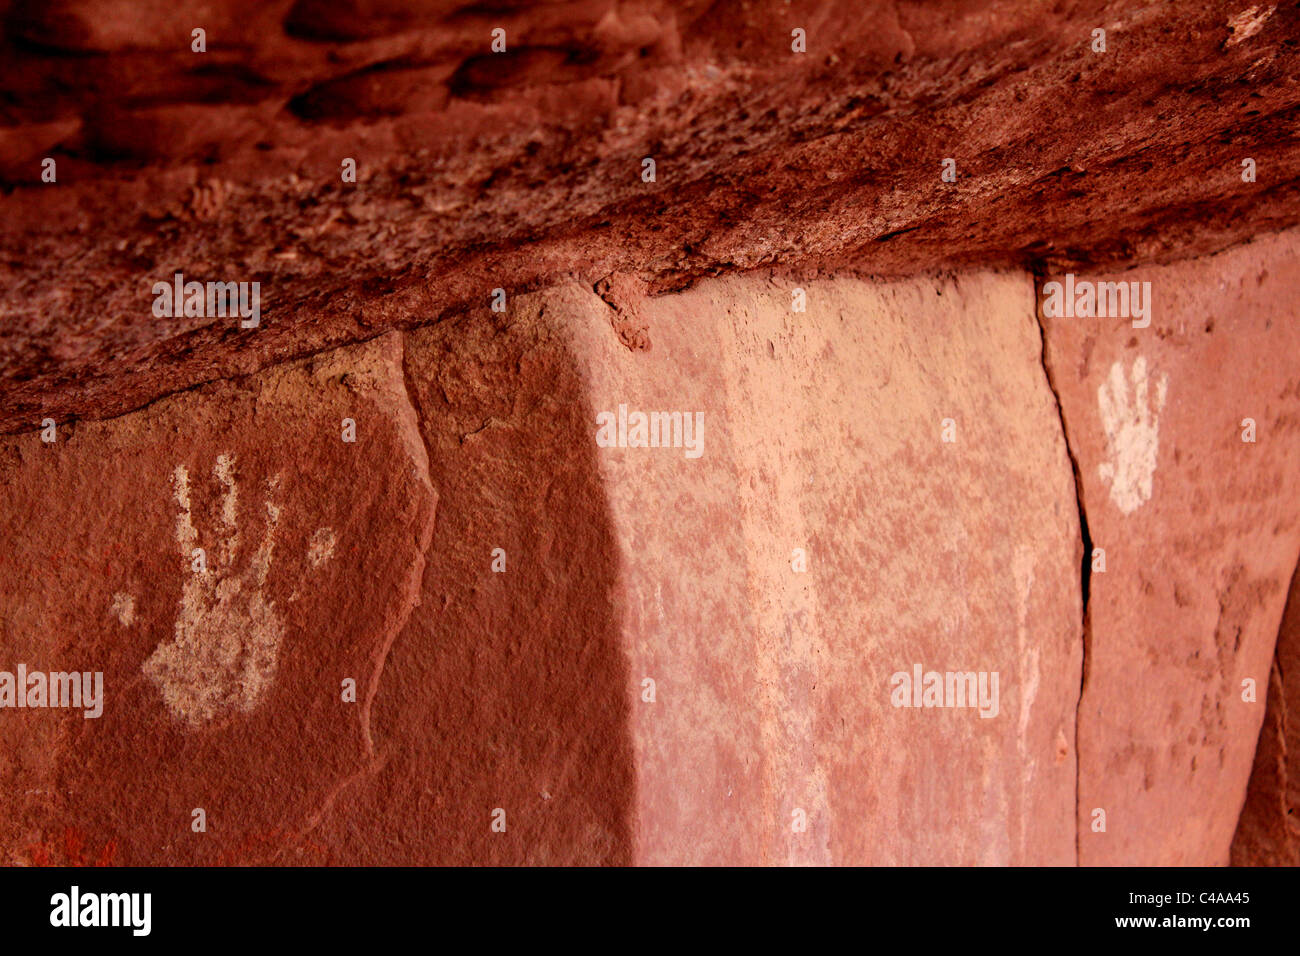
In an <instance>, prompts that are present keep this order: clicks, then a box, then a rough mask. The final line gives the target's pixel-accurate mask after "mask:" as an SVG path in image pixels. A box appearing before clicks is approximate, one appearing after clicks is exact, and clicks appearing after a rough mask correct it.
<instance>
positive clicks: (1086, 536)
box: [1033, 269, 1092, 864]
mask: <svg viewBox="0 0 1300 956" xmlns="http://www.w3.org/2000/svg"><path fill="white" fill-rule="evenodd" d="M1043 281H1044V274H1043V272H1042V271H1041V270H1037V269H1036V270H1035V272H1034V302H1033V309H1034V318H1035V321H1036V322H1037V323H1038V333H1039V337H1040V338H1041V340H1042V355H1041V361H1042V365H1043V374H1044V376H1046V378H1047V387H1048V388H1050V389H1051V390H1052V398H1053V399H1054V400H1055V402H1056V414H1057V417H1058V418H1059V420H1060V423H1061V440H1062V441H1064V442H1065V451H1066V454H1067V455H1069V457H1070V472H1071V475H1072V477H1073V480H1074V502H1075V507H1076V508H1077V509H1078V512H1079V537H1080V538H1081V540H1082V544H1083V560H1082V561H1081V562H1080V567H1079V594H1080V600H1081V611H1080V616H1081V620H1080V622H1079V624H1080V632H1081V639H1082V646H1083V658H1082V662H1081V664H1080V667H1079V699H1078V700H1077V701H1076V702H1075V709H1074V824H1075V833H1074V849H1075V863H1076V864H1077V863H1078V862H1079V794H1080V790H1079V773H1080V769H1081V768H1080V761H1079V711H1080V709H1081V708H1082V707H1083V691H1084V687H1085V686H1086V685H1087V682H1088V654H1089V651H1090V650H1091V644H1092V633H1091V619H1090V618H1089V614H1088V604H1089V598H1090V597H1091V589H1092V534H1091V532H1090V531H1089V529H1088V511H1087V508H1086V507H1085V506H1084V503H1083V480H1082V477H1081V475H1080V473H1079V459H1078V456H1077V455H1076V454H1075V450H1074V446H1073V445H1071V444H1070V430H1069V428H1068V427H1067V426H1066V423H1065V410H1064V408H1062V406H1061V393H1060V392H1059V391H1058V390H1057V387H1056V382H1055V380H1054V378H1053V376H1052V365H1051V362H1050V361H1049V360H1048V358H1047V329H1046V328H1044V327H1043V318H1042V316H1041V315H1040V314H1039V310H1038V303H1039V302H1040V301H1041V299H1042V295H1041V293H1042V287H1043Z"/></svg>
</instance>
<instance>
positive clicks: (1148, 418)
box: [1097, 355, 1169, 515]
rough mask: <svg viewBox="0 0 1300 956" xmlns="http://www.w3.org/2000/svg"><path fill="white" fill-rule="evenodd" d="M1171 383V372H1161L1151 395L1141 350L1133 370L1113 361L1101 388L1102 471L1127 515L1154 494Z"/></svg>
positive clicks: (1099, 404)
mask: <svg viewBox="0 0 1300 956" xmlns="http://www.w3.org/2000/svg"><path fill="white" fill-rule="evenodd" d="M1168 384H1169V379H1168V376H1165V375H1161V376H1160V378H1159V380H1158V381H1156V382H1155V395H1154V396H1152V395H1151V382H1150V381H1149V380H1148V376H1147V360H1146V359H1145V358H1143V357H1142V356H1140V355H1139V356H1138V357H1137V358H1136V359H1134V361H1133V368H1132V369H1131V370H1130V371H1129V374H1128V375H1125V374H1124V364H1123V362H1116V363H1115V364H1114V365H1112V366H1111V367H1110V375H1109V377H1108V378H1107V379H1106V381H1104V382H1102V383H1101V385H1100V387H1099V388H1098V389H1097V406H1098V411H1099V412H1100V414H1101V425H1102V428H1103V429H1105V432H1106V456H1107V459H1108V460H1107V461H1105V462H1104V463H1103V464H1101V465H1099V466H1098V468H1097V473H1098V475H1099V476H1100V477H1101V480H1102V481H1104V482H1106V483H1107V484H1109V485H1110V500H1111V501H1113V502H1114V503H1115V507H1117V508H1119V510H1120V511H1122V512H1124V514H1126V515H1127V514H1132V513H1133V512H1134V511H1136V510H1137V509H1138V508H1140V507H1141V506H1142V505H1143V504H1144V503H1145V502H1147V501H1149V500H1150V498H1151V487H1152V478H1153V477H1154V476H1155V473H1156V459H1157V453H1158V452H1159V449H1160V412H1161V411H1162V410H1163V409H1164V407H1165V398H1166V393H1167V391H1168V388H1167V386H1168Z"/></svg>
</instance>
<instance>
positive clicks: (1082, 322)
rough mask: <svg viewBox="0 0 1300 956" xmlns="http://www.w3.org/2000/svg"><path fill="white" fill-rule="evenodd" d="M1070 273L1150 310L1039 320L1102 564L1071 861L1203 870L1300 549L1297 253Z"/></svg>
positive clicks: (1241, 251)
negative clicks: (1123, 288)
mask: <svg viewBox="0 0 1300 956" xmlns="http://www.w3.org/2000/svg"><path fill="white" fill-rule="evenodd" d="M1078 279H1079V280H1085V279H1086V280H1087V281H1105V280H1118V281H1124V282H1149V283H1150V297H1151V305H1152V313H1151V318H1150V326H1149V327H1148V328H1135V327H1134V326H1133V321H1134V320H1132V319H1130V318H1124V317H1120V318H1086V317H1073V318H1069V317H1063V318H1055V319H1053V318H1044V320H1043V321H1044V324H1045V328H1046V341H1047V352H1046V357H1047V361H1048V364H1049V367H1050V370H1051V375H1052V381H1053V383H1054V385H1055V386H1056V389H1057V391H1058V393H1059V394H1060V399H1061V408H1062V412H1063V416H1064V420H1065V426H1066V432H1067V436H1068V439H1069V443H1070V447H1071V449H1072V451H1073V454H1074V457H1075V460H1076V462H1077V465H1078V477H1079V488H1080V491H1079V494H1080V502H1081V505H1082V508H1083V510H1084V512H1085V513H1086V516H1087V527H1088V530H1089V534H1090V543H1091V545H1092V546H1093V547H1094V548H1098V549H1102V550H1104V552H1105V555H1104V562H1105V571H1104V573H1103V572H1100V571H1099V570H1097V569H1096V568H1095V567H1094V564H1093V562H1092V561H1089V562H1088V569H1089V572H1090V573H1089V591H1090V593H1089V605H1088V607H1089V619H1090V620H1089V628H1088V653H1087V661H1086V665H1085V679H1084V688H1083V702H1082V705H1081V707H1080V712H1079V753H1080V774H1079V801H1080V802H1079V812H1080V820H1079V827H1080V843H1079V847H1080V852H1079V859H1080V862H1081V863H1083V864H1092V865H1108V864H1148V865H1168V864H1182V865H1213V864H1222V863H1226V862H1228V855H1229V846H1230V844H1231V842H1232V836H1233V830H1234V828H1235V826H1236V820H1237V814H1238V813H1239V811H1240V808H1241V805H1242V801H1243V800H1244V798H1245V792H1246V783H1247V780H1248V778H1249V775H1250V766H1251V761H1252V757H1253V755H1254V751H1255V741H1256V738H1257V735H1258V730H1259V727H1260V723H1261V721H1262V720H1263V719H1264V695H1263V690H1264V688H1265V687H1267V686H1268V684H1269V670H1270V661H1271V660H1272V652H1273V645H1274V641H1275V639H1276V636H1277V633H1278V624H1279V622H1280V620H1281V616H1282V608H1283V604H1284V602H1285V601H1286V593H1287V587H1288V584H1289V582H1290V580H1291V574H1292V571H1293V569H1294V568H1295V567H1296V558H1297V553H1300V523H1298V515H1297V511H1296V508H1295V501H1296V497H1297V495H1298V494H1300V327H1297V325H1296V322H1295V312H1294V303H1295V301H1296V296H1297V294H1300V240H1298V239H1297V237H1296V236H1295V235H1294V234H1290V235H1282V236H1273V237H1269V238H1267V239H1263V240H1261V241H1259V242H1256V243H1251V244H1249V245H1246V246H1242V247H1239V248H1237V249H1234V250H1232V251H1231V252H1228V253H1225V254H1223V255H1220V256H1216V257H1213V258H1209V259H1204V260H1199V261H1195V262H1186V263H1180V264H1175V265H1171V266H1167V267H1155V268H1150V269H1137V270H1133V271H1130V272H1126V273H1123V274H1118V275H1109V276H1101V275H1089V276H1082V275H1081V276H1079V277H1078ZM1138 321H1139V322H1140V321H1141V320H1138ZM1248 419H1249V421H1247V420H1248ZM1251 437H1253V439H1254V440H1253V441H1244V440H1243V438H1251ZM1246 679H1250V680H1253V681H1254V682H1255V684H1256V686H1257V687H1258V691H1259V692H1258V697H1257V700H1256V701H1255V702H1253V703H1251V702H1246V701H1244V700H1243V690H1244V688H1243V685H1242V682H1243V681H1244V680H1246ZM1099 810H1101V811H1104V813H1105V831H1104V832H1100V831H1097V830H1094V823H1095V821H1096V820H1098V819H1099V818H1098V817H1097V816H1096V814H1097V811H1099Z"/></svg>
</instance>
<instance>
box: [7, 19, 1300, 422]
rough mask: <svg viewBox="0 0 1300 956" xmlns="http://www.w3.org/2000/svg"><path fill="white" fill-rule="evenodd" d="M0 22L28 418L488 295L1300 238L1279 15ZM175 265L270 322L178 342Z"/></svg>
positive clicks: (102, 404) (138, 395) (121, 407)
mask: <svg viewBox="0 0 1300 956" xmlns="http://www.w3.org/2000/svg"><path fill="white" fill-rule="evenodd" d="M1248 9H1250V10H1254V11H1255V15H1254V16H1253V17H1247V18H1246V19H1245V20H1243V18H1242V14H1243V13H1244V12H1246V11H1247V10H1248ZM0 11H3V32H2V33H0V63H3V64H4V66H3V67H2V68H0V69H3V77H4V80H3V83H2V84H0V85H3V87H4V89H5V90H6V91H7V92H6V96H5V97H4V98H3V99H0V178H2V179H3V181H4V183H5V190H6V194H5V195H4V197H3V199H0V203H2V205H3V210H4V215H3V216H2V217H0V429H2V430H4V431H21V430H23V429H26V428H31V427H33V426H34V425H35V424H36V423H37V422H38V421H40V420H41V419H42V418H44V417H46V416H47V415H48V416H53V417H55V418H57V419H59V420H60V421H63V420H66V419H67V418H69V417H78V418H86V417H94V418H98V417H104V416H106V415H115V414H120V413H121V412H124V411H127V410H130V409H132V408H136V407H139V406H140V405H141V404H143V403H144V402H146V401H149V400H152V399H153V398H155V397H157V396H158V395H160V394H163V393H166V392H170V391H174V390H176V389H179V388H185V387H188V386H190V385H192V384H195V383H197V382H202V381H209V380H213V379H216V378H220V377H224V376H230V375H234V374H243V373H247V372H251V371H253V370H255V369H257V368H259V367H263V366H266V365H268V364H272V363H275V362H279V361H284V360H285V359H288V358H293V357H295V356H300V355H304V354H308V353H311V352H315V351H319V350H321V349H325V348H329V347H333V346H336V345H339V344H343V343H345V342H348V341H354V340H357V339H360V338H369V337H371V336H373V335H374V334H376V333H377V332H380V331H383V330H386V329H391V328H395V327H405V328H411V327H414V326H416V325H419V324H424V323H428V322H431V321H434V320H437V319H441V318H448V317H451V316H454V315H458V314H461V313H463V312H466V311H472V310H476V309H478V308H483V307H486V303H487V301H488V300H489V297H490V296H491V294H492V290H493V289H495V288H503V289H507V290H509V291H510V292H511V293H512V294H514V293H519V292H522V291H526V290H528V289H537V288H542V287H545V286H548V285H552V284H554V283H557V282H562V281H566V280H567V279H568V278H569V277H571V276H578V277H579V278H581V280H582V281H583V282H584V283H588V284H591V283H595V282H597V281H599V280H601V279H602V278H604V277H606V276H609V275H611V274H613V273H619V272H622V273H633V274H636V275H638V276H639V277H640V279H641V280H642V281H643V282H645V283H647V284H648V286H649V287H650V289H651V291H653V292H662V291H665V290H670V289H679V288H683V287H685V286H686V285H688V284H689V283H690V282H692V281H694V280H696V279H698V278H701V277H705V276H710V275H717V274H720V273H725V272H730V271H735V270H743V269H750V268H756V267H766V266H781V267H790V266H793V267H795V268H796V269H798V268H805V267H810V268H818V269H822V270H824V271H827V272H843V271H846V270H847V271H852V272H862V273H870V274H885V275H911V274H915V273H917V272H922V271H926V270H932V269H936V268H951V267H956V266H963V267H964V266H971V265H987V264H1000V265H1019V266H1026V265H1030V264H1033V263H1047V264H1049V265H1054V266H1069V265H1075V266H1080V265H1085V266H1089V267H1093V266H1095V265H1098V264H1120V265H1126V264H1128V263H1130V262H1134V261H1137V262H1142V261H1151V260H1167V259H1172V258H1179V257H1186V256H1191V255H1196V254H1201V253H1204V252H1207V251H1212V250H1214V249H1218V248H1222V247H1223V246H1225V245H1228V244H1230V243H1232V242H1235V241H1240V240H1242V239H1244V238H1247V237H1249V236H1251V235H1255V234H1257V233H1258V232H1260V231H1262V230H1266V229H1269V228H1278V227H1281V226H1289V225H1294V224H1295V223H1296V222H1298V221H1300V201H1298V200H1297V188H1296V184H1297V182H1300V178H1298V177H1300V150H1298V149H1297V147H1296V140H1295V137H1294V136H1293V135H1292V129H1293V127H1294V124H1295V120H1296V110H1297V108H1298V107H1300V84H1298V83H1297V81H1296V77H1297V76H1300V62H1298V58H1300V45H1297V43H1296V39H1297V36H1298V35H1300V10H1297V8H1295V7H1294V6H1291V5H1287V4H1276V5H1275V4H1268V5H1255V6H1251V5H1249V4H1246V3H1244V2H1243V3H1227V2H1213V3H1206V4H1169V3H1158V2H1145V3H1140V4H1116V3H1112V2H1102V0H1090V2H1082V3H1072V4H1068V5H1052V4H1043V3H1036V2H1024V0H978V2H970V0H963V2H961V3H953V2H946V3H939V4H935V3H930V2H924V3H922V2H902V3H892V2H891V3H883V2H869V3H861V2H857V0H853V2H849V0H825V2H815V3H805V4H800V5H795V6H792V5H790V4H787V3H785V2H783V0H762V2H748V0H747V2H741V0H727V2H705V0H684V2H679V3H667V2H663V0H625V2H618V3H616V2H614V0H573V2H564V3H554V4H545V5H540V6H539V5H536V4H524V5H510V4H507V5H500V6H497V7H485V6H484V5H482V4H472V3H469V4H467V3H462V2H457V0H430V2H423V3H417V4H408V3H405V2H402V3H396V2H394V3H388V2H385V3H364V4H363V3H359V2H357V3H351V2H349V3H333V2H314V0H275V2H269V3H251V2H246V0H225V2H218V3H212V2H207V3H197V2H182V3H175V4H171V3H152V2H151V3H138V4H129V5H123V4H120V3H114V2H110V0H57V2H51V0H11V2H8V3H5V4H0ZM197 28H203V29H205V30H206V52H204V53H195V52H193V39H192V31H193V30H195V29H197ZM494 29H501V30H504V31H505V36H506V49H505V52H502V53H493V52H492V47H491V44H492V31H493V30H494ZM795 29H802V30H804V31H805V34H806V37H805V39H806V50H807V52H805V53H796V52H794V50H793V49H792V46H793V44H794V43H795V40H794V38H793V37H792V32H793V31H794V30H795ZM1098 29H1102V30H1105V31H1106V41H1105V52H1099V51H1096V50H1094V44H1095V39H1094V35H1093V31H1094V30H1098ZM47 157H48V158H51V159H53V160H55V162H56V164H57V181H56V182H53V183H43V182H41V178H40V177H41V173H42V169H43V166H42V163H43V160H44V159H45V158H47ZM349 158H350V159H353V160H355V161H356V169H357V176H356V181H355V182H345V181H344V179H343V164H344V160H345V159H349ZM646 158H653V159H654V160H655V163H656V176H655V179H654V181H653V182H647V181H645V180H643V178H642V174H643V170H644V166H643V161H644V160H645V159H646ZM945 159H953V160H954V162H955V164H956V165H955V171H956V177H955V181H954V182H945V181H943V180H942V179H941V173H942V169H943V167H942V163H943V160H945ZM1245 159H1251V160H1253V161H1254V163H1255V164H1256V179H1255V181H1254V182H1250V183H1246V182H1243V180H1242V174H1243V166H1242V163H1243V161H1244V160H1245ZM178 271H179V272H181V273H183V274H184V275H185V276H187V277H189V278H191V279H196V280H199V281H249V282H252V281H258V282H260V283H262V288H263V306H264V313H263V324H262V325H261V326H260V327H259V328H258V329H256V330H241V329H239V328H238V326H237V324H232V323H230V322H228V321H220V320H217V321H213V320H211V319H208V318H203V317H189V318H181V319H168V320H163V321H160V320H158V319H157V318H155V317H154V315H153V314H152V312H151V305H152V296H151V293H150V289H151V287H152V284H153V283H154V282H156V281H165V280H170V279H171V277H172V276H173V275H174V274H175V273H176V272H178Z"/></svg>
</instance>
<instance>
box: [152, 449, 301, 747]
mask: <svg viewBox="0 0 1300 956" xmlns="http://www.w3.org/2000/svg"><path fill="white" fill-rule="evenodd" d="M234 468H235V460H234V457H233V456H230V455H219V456H217V460H216V463H215V464H214V466H213V469H212V473H213V475H214V476H215V477H216V478H217V480H218V481H219V482H220V483H221V485H222V489H223V491H222V496H221V502H220V509H219V520H220V525H221V528H222V537H221V540H220V542H219V544H218V548H217V553H216V563H215V566H214V567H210V568H208V569H207V570H206V571H202V572H198V571H194V570H192V569H191V568H190V567H189V562H190V556H191V554H192V552H193V549H194V548H196V547H198V546H199V535H198V532H197V530H196V529H195V527H194V522H193V517H192V512H191V506H190V476H189V472H188V470H187V469H186V468H185V466H184V465H177V466H176V469H175V471H174V472H173V473H172V491H173V494H174V495H175V498H176V504H177V506H178V508H179V513H178V514H177V517H176V542H177V545H178V546H179V549H180V553H181V557H182V559H183V561H184V562H185V565H186V567H185V571H184V575H185V579H184V584H183V585H182V590H181V600H180V605H179V607H178V609H177V615H176V625H175V631H174V633H173V636H172V640H171V642H170V643H168V644H160V645H158V647H157V648H156V649H155V650H154V652H153V654H152V655H150V657H149V659H148V660H147V661H145V663H144V667H143V671H144V674H145V676H146V677H148V678H149V679H150V680H151V681H152V682H153V683H154V685H155V686H156V687H157V688H158V690H159V691H160V692H161V694H162V697H163V701H164V702H165V703H166V705H167V707H168V709H169V710H170V711H171V712H172V713H173V714H174V715H175V716H176V717H177V718H179V719H181V720H183V721H185V722H186V723H188V724H190V725H191V726H199V725H202V724H205V723H207V722H209V721H211V720H212V719H213V718H215V717H218V716H220V715H223V714H227V713H230V712H232V711H243V712H247V711H250V710H252V709H253V707H255V706H256V704H257V703H258V701H260V700H261V698H262V696H263V695H264V694H265V693H266V691H267V689H268V688H269V687H270V685H271V682H272V681H273V680H274V677H275V669H276V663H277V659H278V657H279V650H280V641H281V638H282V637H283V636H284V625H283V623H282V622H281V621H280V618H279V616H278V615H277V614H276V611H275V605H274V604H273V603H272V602H269V601H267V600H266V598H265V597H264V595H263V588H264V586H265V584H266V577H267V574H268V572H269V571H270V569H271V553H272V550H273V548H274V546H275V534H276V526H277V524H278V522H279V519H280V509H279V507H278V506H277V505H276V504H275V503H274V502H273V501H272V496H273V495H274V493H275V491H276V487H277V485H278V483H279V477H278V476H276V477H274V478H272V479H270V480H269V481H268V482H267V497H266V501H265V508H266V530H265V531H264V532H263V535H262V540H261V543H260V544H259V545H258V548H257V550H256V551H255V552H254V553H253V555H252V556H251V558H250V559H249V562H248V566H247V568H246V569H245V570H244V571H243V572H242V573H236V571H235V567H234V565H235V562H236V560H237V559H238V557H239V551H240V535H239V529H238V527H237V521H238V517H239V489H238V485H237V482H236V479H235V474H234Z"/></svg>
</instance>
